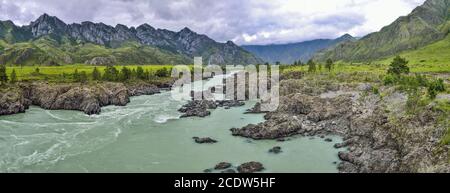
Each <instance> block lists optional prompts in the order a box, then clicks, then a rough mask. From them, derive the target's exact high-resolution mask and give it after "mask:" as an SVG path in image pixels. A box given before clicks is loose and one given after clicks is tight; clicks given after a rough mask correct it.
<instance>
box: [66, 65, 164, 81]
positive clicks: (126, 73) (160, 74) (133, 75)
mask: <svg viewBox="0 0 450 193" xmlns="http://www.w3.org/2000/svg"><path fill="white" fill-rule="evenodd" d="M72 76H73V79H74V81H75V82H87V81H89V76H88V74H87V73H86V72H85V71H81V72H78V70H77V69H75V71H74V73H73V74H72ZM169 76H170V69H168V68H166V67H163V68H161V69H158V70H156V71H155V73H152V72H150V71H149V70H144V69H143V68H142V67H141V66H138V67H137V68H136V69H134V68H133V69H131V68H128V67H126V66H123V67H122V68H121V69H120V70H119V69H117V68H116V67H114V66H111V65H108V66H106V68H105V69H104V72H103V73H101V72H100V70H99V69H98V68H97V67H94V69H93V70H92V73H91V74H90V79H92V80H93V81H109V82H125V81H129V80H152V79H154V78H164V77H169Z"/></svg>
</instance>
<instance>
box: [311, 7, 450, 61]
mask: <svg viewBox="0 0 450 193" xmlns="http://www.w3.org/2000/svg"><path fill="white" fill-rule="evenodd" d="M449 33H450V0H427V1H425V3H424V4H423V5H421V6H419V7H417V8H415V9H414V10H413V11H412V12H411V13H410V14H409V15H407V16H403V17H400V18H398V19H397V20H396V21H394V22H393V23H391V24H390V25H388V26H386V27H383V28H382V29H381V30H380V31H378V32H374V33H371V34H369V35H367V36H364V37H362V38H361V39H360V40H358V41H347V42H342V43H340V44H338V45H336V46H333V47H330V48H328V49H326V50H323V51H321V52H319V53H317V54H316V55H315V56H314V59H315V60H318V61H324V60H326V59H328V58H331V59H333V60H335V61H339V60H340V61H352V62H364V61H374V60H375V61H376V60H380V59H383V58H387V57H390V56H392V55H395V54H399V53H405V52H413V51H415V50H420V49H421V48H423V47H425V46H427V45H430V44H433V43H436V42H439V41H446V39H447V40H448V38H446V37H447V36H448V35H449ZM440 44H445V43H440ZM447 45H448V44H447ZM446 49H447V50H448V51H450V48H446ZM421 52H426V51H423V50H422V51H421ZM433 57H435V56H433Z"/></svg>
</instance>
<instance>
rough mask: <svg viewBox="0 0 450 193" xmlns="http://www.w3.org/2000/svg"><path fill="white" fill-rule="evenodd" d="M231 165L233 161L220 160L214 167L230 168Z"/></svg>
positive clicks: (220, 168)
mask: <svg viewBox="0 0 450 193" xmlns="http://www.w3.org/2000/svg"><path fill="white" fill-rule="evenodd" d="M230 167H231V163H228V162H220V163H218V164H217V165H216V166H215V167H214V169H216V170H224V169H228V168H230Z"/></svg>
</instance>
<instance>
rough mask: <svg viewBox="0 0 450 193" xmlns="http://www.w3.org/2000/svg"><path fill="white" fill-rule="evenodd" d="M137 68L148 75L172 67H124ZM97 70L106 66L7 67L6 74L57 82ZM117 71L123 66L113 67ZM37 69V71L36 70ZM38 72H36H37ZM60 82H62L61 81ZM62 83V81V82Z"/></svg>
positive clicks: (20, 78) (29, 79) (102, 70)
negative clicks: (65, 76) (65, 75)
mask: <svg viewBox="0 0 450 193" xmlns="http://www.w3.org/2000/svg"><path fill="white" fill-rule="evenodd" d="M138 66H140V67H142V68H143V69H144V71H147V70H148V71H149V72H150V73H153V74H154V73H155V72H156V71H157V70H159V69H163V68H166V69H170V68H172V67H173V65H127V66H126V67H127V68H129V69H130V70H133V69H136V68H137V67H138ZM95 67H96V68H97V69H98V70H99V71H100V73H103V72H104V70H105V68H106V66H89V65H84V64H77V65H64V66H23V67H20V66H12V67H10V66H8V67H7V68H6V72H7V74H8V75H10V74H11V72H12V71H13V70H15V71H16V74H17V78H18V80H19V81H31V80H48V81H58V80H61V78H60V77H61V76H62V75H63V74H67V75H69V74H73V73H74V72H75V70H77V71H78V72H79V73H80V72H83V71H84V72H86V73H87V74H92V71H93V70H94V68H95ZM115 67H116V68H117V69H118V70H119V71H120V70H121V68H122V67H123V66H120V65H117V66H115ZM37 69H38V70H37ZM37 71H38V72H37ZM61 81H62V80H61ZM62 82H63V81H62Z"/></svg>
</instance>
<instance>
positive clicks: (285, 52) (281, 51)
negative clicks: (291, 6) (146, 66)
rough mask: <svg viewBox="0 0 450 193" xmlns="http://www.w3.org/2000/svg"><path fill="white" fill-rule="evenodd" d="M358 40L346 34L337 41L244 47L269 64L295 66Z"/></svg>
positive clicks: (322, 40)
mask: <svg viewBox="0 0 450 193" xmlns="http://www.w3.org/2000/svg"><path fill="white" fill-rule="evenodd" d="M356 40H357V39H356V38H354V37H352V36H351V35H349V34H345V35H343V36H341V37H339V38H337V39H317V40H311V41H305V42H299V43H290V44H271V45H244V46H242V47H243V48H244V49H246V50H247V51H249V52H251V53H253V54H255V55H256V56H258V57H260V58H262V59H263V60H265V61H267V62H269V63H272V64H274V63H276V62H280V63H282V64H293V63H294V62H295V61H298V60H301V61H302V62H304V63H306V61H308V60H309V59H311V58H312V57H313V55H314V54H315V53H317V52H318V51H320V50H323V49H325V48H329V47H332V46H334V45H336V44H338V43H341V42H347V41H356Z"/></svg>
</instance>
